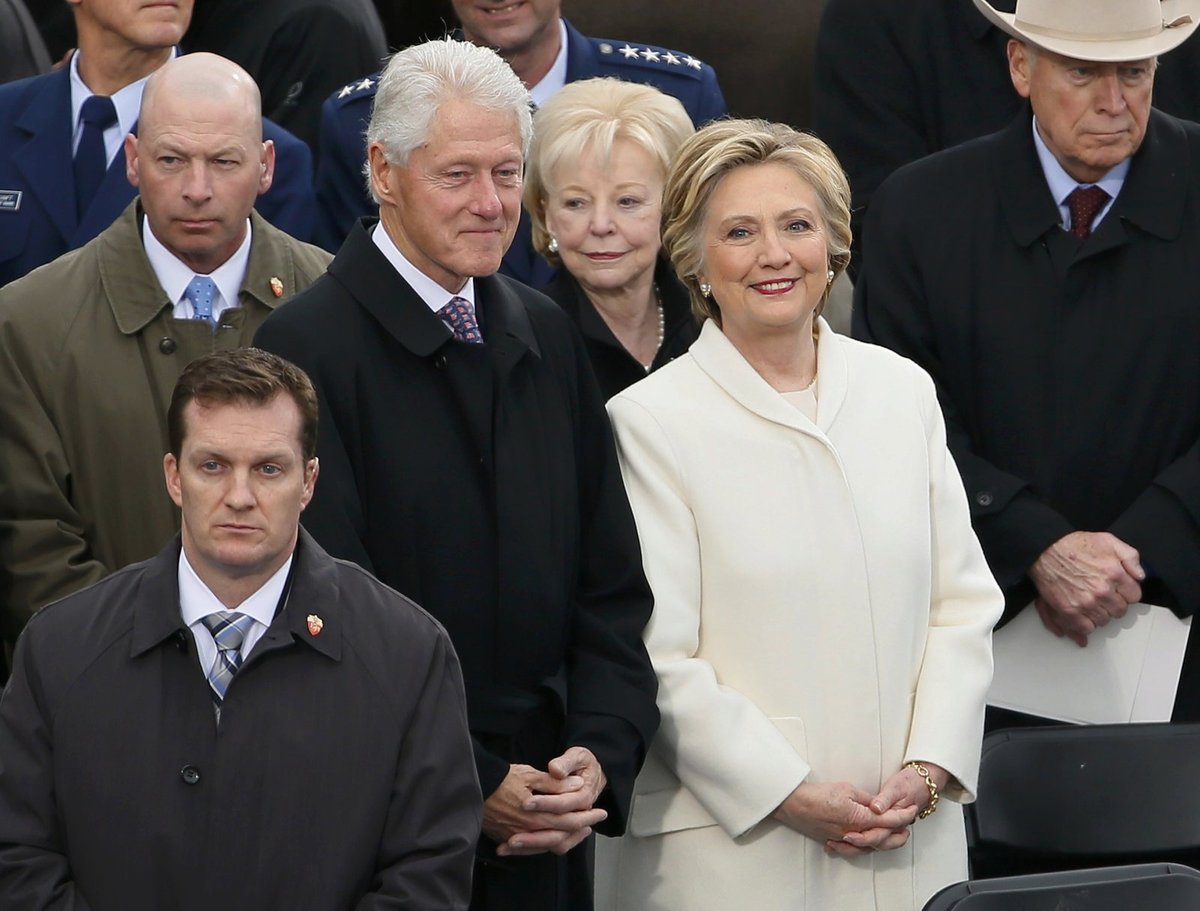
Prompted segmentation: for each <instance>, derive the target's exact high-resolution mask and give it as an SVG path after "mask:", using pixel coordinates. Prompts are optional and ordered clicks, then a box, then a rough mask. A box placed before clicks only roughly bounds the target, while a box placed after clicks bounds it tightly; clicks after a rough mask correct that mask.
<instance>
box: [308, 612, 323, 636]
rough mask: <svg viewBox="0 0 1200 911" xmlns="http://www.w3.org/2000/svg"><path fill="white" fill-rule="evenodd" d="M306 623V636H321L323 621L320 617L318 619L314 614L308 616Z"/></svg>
mask: <svg viewBox="0 0 1200 911" xmlns="http://www.w3.org/2000/svg"><path fill="white" fill-rule="evenodd" d="M307 622H308V634H309V635H310V636H319V635H320V634H321V629H322V627H324V626H325V621H324V620H322V619H321V618H320V617H318V616H317V615H316V614H309V615H308V618H307Z"/></svg>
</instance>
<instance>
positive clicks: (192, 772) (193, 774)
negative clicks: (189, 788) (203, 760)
mask: <svg viewBox="0 0 1200 911" xmlns="http://www.w3.org/2000/svg"><path fill="white" fill-rule="evenodd" d="M179 777H180V778H182V779H183V783H184V784H199V783H200V770H199V769H198V768H196V767H195V766H194V765H185V766H184V767H183V768H182V769H180V770H179Z"/></svg>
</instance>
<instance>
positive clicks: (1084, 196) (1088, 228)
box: [1067, 186, 1108, 239]
mask: <svg viewBox="0 0 1200 911" xmlns="http://www.w3.org/2000/svg"><path fill="white" fill-rule="evenodd" d="M1106 202H1108V194H1107V193H1105V192H1104V191H1103V190H1101V189H1100V188H1099V187H1096V186H1091V187H1076V188H1075V189H1074V190H1072V191H1071V195H1070V196H1068V197H1067V209H1069V210H1070V212H1071V233H1072V234H1074V235H1075V236H1076V237H1078V238H1080V239H1083V238H1085V237H1087V236H1088V235H1089V234H1091V233H1092V219H1094V218H1095V217H1096V213H1097V212H1099V211H1100V210H1101V209H1103V208H1104V204H1105V203H1106Z"/></svg>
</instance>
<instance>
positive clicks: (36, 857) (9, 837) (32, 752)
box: [0, 635, 91, 911]
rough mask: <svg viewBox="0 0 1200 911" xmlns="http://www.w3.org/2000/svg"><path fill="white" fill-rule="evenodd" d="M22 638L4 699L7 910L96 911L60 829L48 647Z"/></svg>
mask: <svg viewBox="0 0 1200 911" xmlns="http://www.w3.org/2000/svg"><path fill="white" fill-rule="evenodd" d="M33 651H34V650H33V648H32V647H31V646H30V636H29V635H24V636H22V637H21V640H20V641H19V642H18V644H17V650H16V655H15V658H14V661H13V671H12V676H11V677H10V678H9V681H8V686H7V687H6V688H5V690H4V695H3V697H0V908H13V909H16V908H20V909H22V911H89V909H90V908H91V905H90V904H89V903H88V901H87V899H85V898H84V897H83V895H82V894H81V893H80V891H79V889H78V888H77V887H76V885H75V883H74V881H73V879H72V874H71V867H70V864H69V863H68V861H67V856H66V845H65V844H64V843H63V833H62V832H60V831H59V827H58V812H57V807H56V806H55V796H54V795H55V791H54V767H55V765H54V750H53V745H52V734H51V726H52V717H51V712H50V710H49V709H48V708H47V706H46V697H45V693H44V692H43V687H42V683H41V679H40V674H39V671H40V670H41V665H40V663H39V662H40V661H43V660H44V656H45V655H46V654H47V650H46V649H42V650H40V651H39V652H38V654H37V656H36V657H35V655H34V654H33Z"/></svg>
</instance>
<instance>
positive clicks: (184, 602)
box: [179, 547, 296, 628]
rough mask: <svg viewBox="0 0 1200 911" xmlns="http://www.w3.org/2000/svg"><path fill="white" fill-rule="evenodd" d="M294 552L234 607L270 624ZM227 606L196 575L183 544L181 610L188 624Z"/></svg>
mask: <svg viewBox="0 0 1200 911" xmlns="http://www.w3.org/2000/svg"><path fill="white" fill-rule="evenodd" d="M295 556H296V555H295V552H294V551H293V552H292V554H291V555H290V556H289V557H288V558H287V560H285V561H284V564H283V566H281V567H279V569H277V570H276V571H275V573H274V574H273V575H272V576H271V578H270V579H268V580H267V581H266V582H265V583H263V586H262V587H261V588H260V589H259V590H258V591H256V592H255V593H254V594H252V595H251V596H250V597H249V598H247V599H246V600H245V601H243V602H242V603H241V604H239V605H238V606H237V607H235V608H232V610H235V611H237V612H238V613H239V614H246V615H247V616H250V617H253V618H254V619H255V621H256V622H258V623H261V624H262V625H263V627H264V628H265V627H268V626H270V625H271V621H272V620H274V619H275V609H276V608H277V607H278V606H279V599H280V598H281V597H283V587H284V585H285V584H287V577H288V572H289V571H290V570H291V568H292V560H294V559H295ZM227 610H230V608H228V607H226V606H225V605H224V604H222V603H221V601H220V599H219V598H217V596H216V595H214V594H213V593H212V590H211V589H210V588H209V587H208V586H207V585H205V584H204V582H203V581H202V580H201V579H200V577H199V576H198V575H196V571H195V570H194V569H193V568H192V564H191V563H189V562H188V558H187V554H185V553H184V551H183V548H182V547H181V548H180V549H179V613H180V615H181V616H182V617H183V622H184V623H185V624H186V625H187V626H191V625H192V624H194V623H198V622H200V621H201V620H203V619H204V618H205V617H207V616H208V615H209V614H213V613H216V612H217V611H227Z"/></svg>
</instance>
